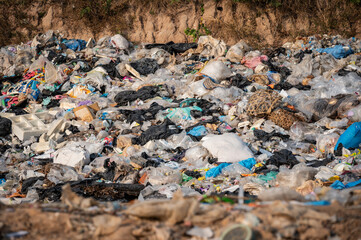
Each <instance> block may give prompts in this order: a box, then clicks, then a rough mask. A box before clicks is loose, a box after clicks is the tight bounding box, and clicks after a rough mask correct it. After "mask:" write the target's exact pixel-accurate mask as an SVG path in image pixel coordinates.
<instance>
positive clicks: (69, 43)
mask: <svg viewBox="0 0 361 240" xmlns="http://www.w3.org/2000/svg"><path fill="white" fill-rule="evenodd" d="M62 43H64V44H65V46H66V47H67V48H70V49H71V50H73V51H80V50H83V49H84V48H85V47H86V41H84V40H82V39H70V40H67V39H65V40H63V41H62Z"/></svg>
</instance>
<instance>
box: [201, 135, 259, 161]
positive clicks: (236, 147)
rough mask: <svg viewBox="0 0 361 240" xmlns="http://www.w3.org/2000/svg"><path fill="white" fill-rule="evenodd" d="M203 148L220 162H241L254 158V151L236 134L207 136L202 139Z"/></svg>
mask: <svg viewBox="0 0 361 240" xmlns="http://www.w3.org/2000/svg"><path fill="white" fill-rule="evenodd" d="M202 146H203V147H205V148H206V149H207V150H208V151H209V152H210V153H211V154H212V155H213V156H214V157H216V158H218V162H239V161H242V160H245V159H248V158H253V157H254V156H253V153H252V151H251V150H250V149H249V148H248V147H247V145H246V144H245V143H244V142H243V141H242V139H241V138H240V137H239V136H238V135H237V134H235V133H225V134H222V135H213V134H212V135H207V136H205V137H204V138H203V139H202Z"/></svg>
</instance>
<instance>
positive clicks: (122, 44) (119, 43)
mask: <svg viewBox="0 0 361 240" xmlns="http://www.w3.org/2000/svg"><path fill="white" fill-rule="evenodd" d="M110 42H111V44H112V46H113V47H115V48H118V49H120V50H125V49H128V47H129V42H128V41H127V39H125V38H124V37H123V36H122V35H120V34H116V35H114V36H113V37H111V38H110Z"/></svg>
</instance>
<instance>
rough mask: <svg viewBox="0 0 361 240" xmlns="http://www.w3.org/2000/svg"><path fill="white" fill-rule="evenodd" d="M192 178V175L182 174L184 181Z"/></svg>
mask: <svg viewBox="0 0 361 240" xmlns="http://www.w3.org/2000/svg"><path fill="white" fill-rule="evenodd" d="M190 180H192V177H190V176H188V175H187V174H184V173H183V174H182V183H185V182H188V181H190Z"/></svg>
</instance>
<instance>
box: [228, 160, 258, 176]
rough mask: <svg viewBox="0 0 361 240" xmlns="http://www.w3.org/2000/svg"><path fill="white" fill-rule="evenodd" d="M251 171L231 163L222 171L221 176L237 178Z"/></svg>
mask: <svg viewBox="0 0 361 240" xmlns="http://www.w3.org/2000/svg"><path fill="white" fill-rule="evenodd" d="M250 173H251V171H250V170H249V169H248V168H246V167H244V166H242V165H241V164H239V163H233V164H231V165H229V166H227V167H225V168H223V169H222V174H223V175H225V176H228V177H238V176H240V175H241V174H250Z"/></svg>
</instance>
